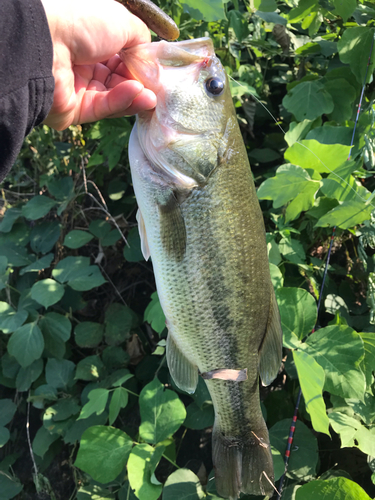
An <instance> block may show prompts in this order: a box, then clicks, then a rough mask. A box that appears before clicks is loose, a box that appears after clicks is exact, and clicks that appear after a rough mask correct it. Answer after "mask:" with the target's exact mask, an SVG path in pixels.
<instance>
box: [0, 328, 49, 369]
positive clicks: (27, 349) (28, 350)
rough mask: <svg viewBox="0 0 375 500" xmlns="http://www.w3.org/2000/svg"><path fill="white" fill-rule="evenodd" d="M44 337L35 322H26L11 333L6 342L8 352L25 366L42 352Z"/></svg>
mask: <svg viewBox="0 0 375 500" xmlns="http://www.w3.org/2000/svg"><path fill="white" fill-rule="evenodd" d="M43 349H44V339H43V335H42V332H41V331H40V328H39V326H38V325H37V324H36V323H27V324H26V325H23V326H21V327H20V328H18V329H17V330H16V331H15V332H14V333H12V335H11V337H10V339H9V342H8V352H9V354H10V355H11V356H14V357H15V358H16V360H17V361H18V363H19V364H20V365H21V366H22V367H23V368H26V367H27V366H29V365H31V363H32V362H33V361H35V360H36V359H39V358H40V357H41V355H42V353H43Z"/></svg>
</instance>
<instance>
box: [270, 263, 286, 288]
mask: <svg viewBox="0 0 375 500" xmlns="http://www.w3.org/2000/svg"><path fill="white" fill-rule="evenodd" d="M270 274H271V281H272V284H273V287H274V289H275V290H277V289H278V288H282V287H283V285H284V277H283V275H282V272H281V271H280V269H279V268H278V267H277V266H275V264H272V263H271V262H270Z"/></svg>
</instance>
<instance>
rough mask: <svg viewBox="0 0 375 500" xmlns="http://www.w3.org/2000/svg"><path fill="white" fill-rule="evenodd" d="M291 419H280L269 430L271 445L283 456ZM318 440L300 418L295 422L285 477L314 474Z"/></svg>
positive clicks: (293, 477)
mask: <svg viewBox="0 0 375 500" xmlns="http://www.w3.org/2000/svg"><path fill="white" fill-rule="evenodd" d="M290 425H291V419H290V418H286V419H284V420H280V421H279V422H277V423H276V424H275V425H273V426H272V427H271V429H270V430H269V434H270V441H271V445H272V446H273V447H274V448H276V449H277V450H278V451H279V452H280V453H281V454H282V456H284V453H285V450H286V447H287V443H288V437H289V431H290ZM318 458H319V456H318V442H317V439H316V437H315V436H314V435H313V433H312V432H311V431H310V429H309V428H308V427H307V426H306V425H305V424H303V423H302V422H301V421H300V420H297V422H296V430H295V434H294V440H293V448H292V453H291V454H290V460H289V467H288V472H287V477H290V478H292V479H298V478H302V477H305V476H311V475H313V476H315V473H316V466H317V464H318Z"/></svg>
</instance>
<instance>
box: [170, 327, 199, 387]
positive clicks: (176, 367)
mask: <svg viewBox="0 0 375 500" xmlns="http://www.w3.org/2000/svg"><path fill="white" fill-rule="evenodd" d="M167 363H168V368H169V371H170V373H171V376H172V378H173V380H174V382H175V384H176V385H177V387H178V388H179V389H181V390H182V391H185V392H188V393H189V394H193V393H194V392H195V389H196V388H197V384H198V368H197V366H196V365H193V364H192V363H191V362H190V361H189V360H188V359H187V358H186V357H185V356H184V355H183V354H182V352H181V350H180V349H179V347H178V345H177V344H176V342H175V340H174V338H173V337H172V335H171V333H170V332H169V333H168V337H167Z"/></svg>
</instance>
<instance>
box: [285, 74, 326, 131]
mask: <svg viewBox="0 0 375 500" xmlns="http://www.w3.org/2000/svg"><path fill="white" fill-rule="evenodd" d="M283 105H284V106H285V108H286V109H287V110H288V111H290V112H291V113H292V114H293V115H294V116H295V117H296V118H297V120H298V121H299V122H301V121H303V120H315V118H318V116H321V115H323V114H327V113H331V112H332V111H333V108H334V104H333V100H332V97H331V95H330V94H329V92H327V91H326V90H325V88H324V85H323V83H321V82H320V81H318V80H313V81H308V82H302V83H299V84H298V85H296V86H295V87H293V88H292V90H291V91H290V92H289V93H288V94H287V95H286V96H285V97H284V99H283Z"/></svg>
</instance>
